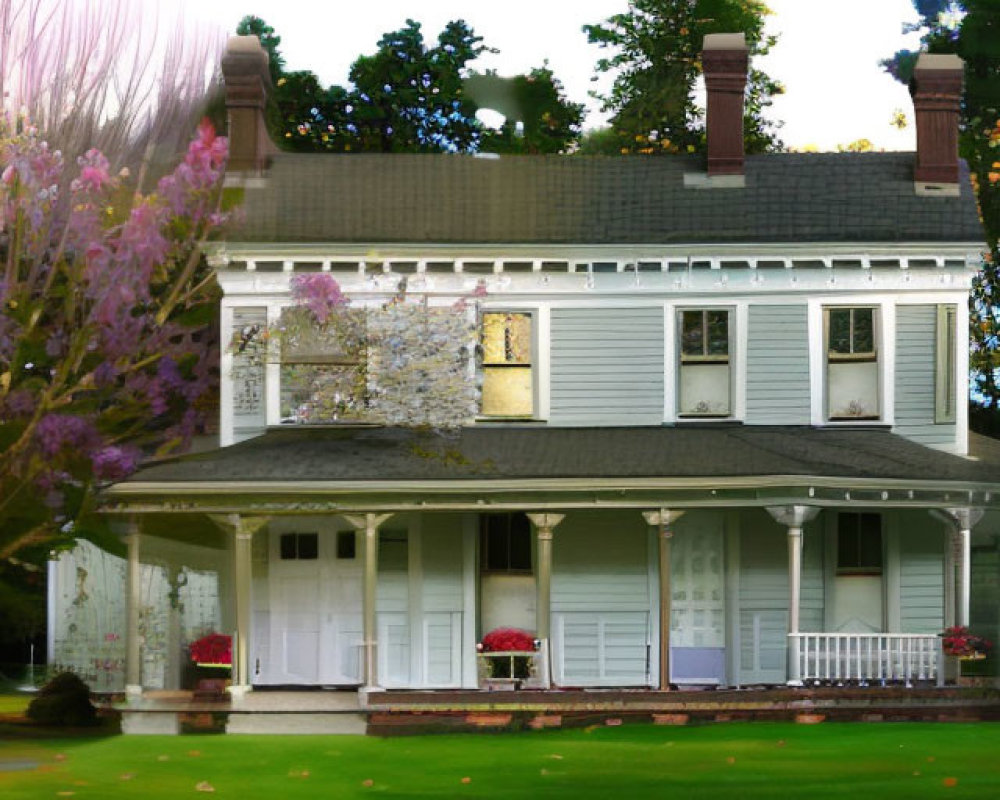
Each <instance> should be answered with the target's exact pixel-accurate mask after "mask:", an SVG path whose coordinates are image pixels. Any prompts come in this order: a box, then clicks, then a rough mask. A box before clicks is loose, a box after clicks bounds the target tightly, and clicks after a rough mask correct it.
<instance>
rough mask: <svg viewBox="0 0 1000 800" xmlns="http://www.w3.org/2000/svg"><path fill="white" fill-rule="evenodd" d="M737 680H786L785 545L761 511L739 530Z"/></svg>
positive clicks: (751, 514) (777, 528)
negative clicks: (738, 655) (738, 675)
mask: <svg viewBox="0 0 1000 800" xmlns="http://www.w3.org/2000/svg"><path fill="white" fill-rule="evenodd" d="M739 598H740V601H739V608H740V620H739V622H740V626H739V629H740V673H739V674H740V682H741V683H778V682H781V681H784V680H785V652H786V639H787V633H788V628H787V625H788V542H787V535H786V533H785V530H784V529H783V528H782V527H781V526H780V525H778V524H777V523H776V522H774V521H773V520H772V519H771V518H770V517H769V516H768V515H767V514H766V512H764V511H759V512H758V511H755V512H748V513H747V514H746V515H745V516H744V518H743V520H742V524H741V526H740V592H739Z"/></svg>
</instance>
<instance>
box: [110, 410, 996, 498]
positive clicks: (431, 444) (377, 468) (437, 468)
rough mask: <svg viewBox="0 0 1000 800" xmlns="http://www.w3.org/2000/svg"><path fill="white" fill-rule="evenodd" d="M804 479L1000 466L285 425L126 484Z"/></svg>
mask: <svg viewBox="0 0 1000 800" xmlns="http://www.w3.org/2000/svg"><path fill="white" fill-rule="evenodd" d="M769 475H770V476H803V477H805V476H812V477H829V478H838V477H841V478H870V479H902V480H915V481H924V480H937V481H961V482H971V483H977V484H984V483H1000V463H995V462H985V463H984V462H976V461H971V460H968V459H964V458H960V457H958V456H953V455H948V454H945V453H942V452H940V451H937V450H931V449H929V448H927V447H923V446H921V445H919V444H916V443H914V442H911V441H909V440H907V439H904V438H902V437H901V436H897V435H895V434H893V433H890V432H889V431H887V430H879V429H874V430H873V429H837V430H832V429H819V428H809V427H778V426H774V427H772V426H728V425H720V426H691V427H687V426H685V427H642V428H640V427H636V428H549V427H546V428H531V427H502V428H492V427H485V426H484V427H477V428H465V429H462V430H461V431H458V432H455V433H449V434H443V433H436V432H430V431H414V430H403V429H398V428H349V427H343V428H341V427H328V428H288V429H272V430H270V431H268V432H267V433H266V434H264V435H263V436H260V437H257V438H255V439H250V440H248V441H245V442H242V443H240V444H237V445H233V446H231V447H225V448H222V449H220V450H214V451H211V452H207V453H199V454H196V455H190V456H182V457H179V458H175V459H171V460H167V461H164V462H161V463H158V464H153V465H150V466H148V467H146V468H145V469H142V470H140V471H139V472H137V473H135V474H134V475H133V476H132V477H130V478H129V479H128V480H127V481H125V483H135V482H164V483H175V482H187V481H236V482H239V481H247V482H261V481H282V482H285V481H291V482H295V481H347V482H357V481H432V480H441V481H468V480H496V479H532V478H537V479H545V478H663V477H666V478H669V477H678V478H704V477H709V478H711V477H719V478H721V477H746V476H769Z"/></svg>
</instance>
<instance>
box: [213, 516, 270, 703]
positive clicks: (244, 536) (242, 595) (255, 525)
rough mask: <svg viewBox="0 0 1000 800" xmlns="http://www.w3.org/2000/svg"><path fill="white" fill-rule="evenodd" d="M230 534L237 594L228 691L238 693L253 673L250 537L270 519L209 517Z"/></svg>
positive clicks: (251, 546) (241, 692)
mask: <svg viewBox="0 0 1000 800" xmlns="http://www.w3.org/2000/svg"><path fill="white" fill-rule="evenodd" d="M210 518H211V519H212V521H213V522H215V524H216V525H218V526H220V527H221V528H222V529H223V530H225V531H226V532H227V533H229V534H231V535H232V537H233V562H232V563H233V586H234V592H235V594H236V598H235V601H236V602H235V608H234V609H233V610H234V611H235V614H236V620H235V623H236V624H235V626H234V627H235V629H236V630H235V633H234V635H233V647H232V651H233V663H232V669H231V673H232V686H231V687H230V692H231V693H232V694H233V695H235V696H240V695H242V694H245V693H246V692H248V691H250V688H251V684H252V682H253V673H252V671H251V669H250V628H251V625H252V624H253V622H252V616H253V605H252V602H251V591H252V586H253V536H254V534H255V533H256V532H257V531H259V530H260V529H261V528H263V527H264V526H265V525H267V523H268V522H269V521H270V518H269V517H251V516H243V515H242V514H226V515H225V516H214V515H213V516H211V517H210Z"/></svg>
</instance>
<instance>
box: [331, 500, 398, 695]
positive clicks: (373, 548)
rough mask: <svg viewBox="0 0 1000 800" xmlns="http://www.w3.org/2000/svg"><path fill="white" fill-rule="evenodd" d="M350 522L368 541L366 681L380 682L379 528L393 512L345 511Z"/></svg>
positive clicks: (364, 616)
mask: <svg viewBox="0 0 1000 800" xmlns="http://www.w3.org/2000/svg"><path fill="white" fill-rule="evenodd" d="M342 516H343V517H344V519H345V520H347V524H348V525H350V526H351V527H352V528H354V530H356V531H357V532H358V534H359V535H360V536H361V537H362V539H363V540H364V543H365V548H364V550H365V560H364V573H363V574H362V577H361V638H362V642H361V646H362V650H363V652H364V685H365V688H366V689H372V688H374V687H376V686H378V661H377V658H378V652H377V644H378V628H377V627H376V619H377V618H376V611H377V609H376V600H375V590H376V588H377V587H378V529H379V527H380V526H381V525H382V523H384V522H385V521H386V520H387V519H389V518H390V517H391V516H392V514H370V513H369V514H365V515H364V516H362V515H359V514H343V515H342Z"/></svg>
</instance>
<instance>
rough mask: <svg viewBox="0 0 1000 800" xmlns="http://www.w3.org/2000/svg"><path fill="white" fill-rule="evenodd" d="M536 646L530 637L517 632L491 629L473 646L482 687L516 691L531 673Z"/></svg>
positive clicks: (517, 630) (533, 639) (533, 638)
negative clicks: (476, 651) (483, 685)
mask: <svg viewBox="0 0 1000 800" xmlns="http://www.w3.org/2000/svg"><path fill="white" fill-rule="evenodd" d="M539 644H540V643H539V641H538V639H536V638H535V636H534V634H532V633H529V632H528V631H523V630H520V629H519V628H495V629H494V630H492V631H490V632H489V633H487V634H486V635H485V636H484V637H483V640H482V641H481V642H480V643H479V644H478V645H476V649H477V650H478V651H479V663H480V666H481V670H480V671H481V678H483V683H484V684H485V686H486V687H487V688H489V689H519V688H520V687H521V683H522V682H523V681H525V680H527V679H528V678H530V677H531V676H532V674H533V673H534V670H535V653H536V652H537V650H538V647H539ZM482 673H485V674H482Z"/></svg>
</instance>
